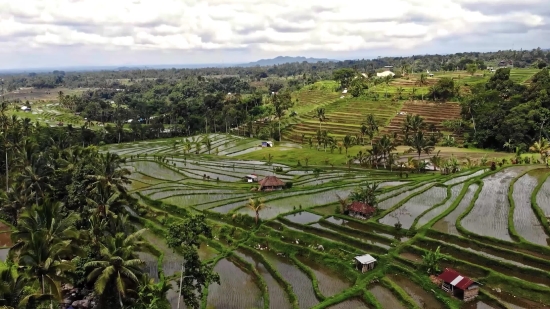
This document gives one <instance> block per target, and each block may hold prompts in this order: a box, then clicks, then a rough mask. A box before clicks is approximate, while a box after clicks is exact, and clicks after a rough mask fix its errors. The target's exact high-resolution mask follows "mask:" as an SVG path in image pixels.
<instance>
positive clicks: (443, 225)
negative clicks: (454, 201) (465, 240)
mask: <svg viewBox="0 0 550 309" xmlns="http://www.w3.org/2000/svg"><path fill="white" fill-rule="evenodd" d="M478 188H479V186H478V185H476V184H473V185H470V186H469V187H468V192H466V194H464V197H463V198H462V200H461V201H460V203H458V205H457V206H456V208H455V209H454V210H453V211H451V213H449V214H448V215H447V216H446V217H445V218H442V219H441V220H439V221H437V222H436V223H435V224H434V226H433V229H435V230H437V231H440V232H443V233H448V234H453V235H459V232H458V230H457V229H456V219H458V217H460V215H461V214H462V213H463V212H464V211H465V210H466V209H467V208H468V207H469V206H470V203H471V202H472V199H473V198H474V194H475V192H476V191H477V189H478Z"/></svg>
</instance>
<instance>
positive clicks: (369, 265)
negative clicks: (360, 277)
mask: <svg viewBox="0 0 550 309" xmlns="http://www.w3.org/2000/svg"><path fill="white" fill-rule="evenodd" d="M375 263H376V259H375V258H373V257H372V255H370V254H365V255H360V256H356V257H355V266H356V267H357V270H360V271H361V272H362V273H365V272H367V271H369V270H372V269H374V264H375Z"/></svg>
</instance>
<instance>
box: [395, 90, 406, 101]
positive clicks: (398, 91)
mask: <svg viewBox="0 0 550 309" xmlns="http://www.w3.org/2000/svg"><path fill="white" fill-rule="evenodd" d="M396 91H397V96H398V98H399V100H402V99H403V91H405V89H403V87H397V89H396Z"/></svg>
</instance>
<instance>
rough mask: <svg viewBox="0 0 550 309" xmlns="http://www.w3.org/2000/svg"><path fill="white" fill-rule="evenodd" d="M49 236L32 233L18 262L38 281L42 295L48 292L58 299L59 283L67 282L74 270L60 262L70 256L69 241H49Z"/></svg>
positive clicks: (37, 232)
mask: <svg viewBox="0 0 550 309" xmlns="http://www.w3.org/2000/svg"><path fill="white" fill-rule="evenodd" d="M49 234H50V233H48V232H47V231H44V230H38V231H35V232H32V233H31V234H30V237H29V238H28V243H27V246H25V248H24V250H22V251H21V252H20V255H19V258H18V261H19V265H21V266H22V267H24V269H25V270H26V271H27V272H28V273H29V275H30V276H32V278H34V280H37V281H38V283H39V285H40V288H41V291H42V294H47V293H46V291H48V294H51V295H52V296H53V297H54V298H55V299H59V298H60V296H61V289H60V285H61V282H68V280H69V278H67V276H66V275H67V274H68V271H70V270H72V269H73V268H74V266H73V265H72V264H71V263H70V262H67V261H62V260H61V257H62V256H67V255H70V254H71V249H70V244H71V241H70V240H65V241H61V240H56V241H51V240H50V239H49ZM46 288H48V289H46Z"/></svg>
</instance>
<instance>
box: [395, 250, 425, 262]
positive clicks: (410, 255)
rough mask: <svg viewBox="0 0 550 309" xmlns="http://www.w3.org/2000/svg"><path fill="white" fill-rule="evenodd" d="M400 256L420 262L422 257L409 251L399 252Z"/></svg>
mask: <svg viewBox="0 0 550 309" xmlns="http://www.w3.org/2000/svg"><path fill="white" fill-rule="evenodd" d="M399 256H400V257H402V258H404V259H407V260H409V261H411V262H415V263H420V262H422V257H421V256H420V255H416V254H414V253H409V252H403V253H400V254H399Z"/></svg>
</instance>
